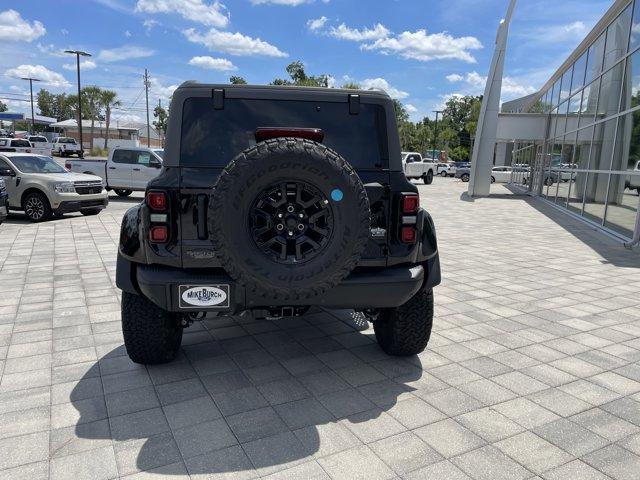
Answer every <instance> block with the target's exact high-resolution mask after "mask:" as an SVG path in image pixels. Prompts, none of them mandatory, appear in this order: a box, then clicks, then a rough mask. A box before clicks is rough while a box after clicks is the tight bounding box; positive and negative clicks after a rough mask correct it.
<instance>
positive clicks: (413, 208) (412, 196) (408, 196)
mask: <svg viewBox="0 0 640 480" xmlns="http://www.w3.org/2000/svg"><path fill="white" fill-rule="evenodd" d="M418 208H420V197H419V196H418V194H416V193H403V194H402V213H403V214H404V215H412V214H416V213H418Z"/></svg>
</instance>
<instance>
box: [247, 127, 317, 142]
mask: <svg viewBox="0 0 640 480" xmlns="http://www.w3.org/2000/svg"><path fill="white" fill-rule="evenodd" d="M255 137H256V142H262V141H264V140H269V139H271V138H280V137H295V138H306V139H307V140H313V141H314V142H318V143H321V142H322V140H324V132H323V131H322V130H321V129H319V128H279V127H260V128H257V129H256V133H255Z"/></svg>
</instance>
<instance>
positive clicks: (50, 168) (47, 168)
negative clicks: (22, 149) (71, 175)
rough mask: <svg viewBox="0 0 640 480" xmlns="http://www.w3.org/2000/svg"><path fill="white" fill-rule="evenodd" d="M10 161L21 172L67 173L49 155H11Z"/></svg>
mask: <svg viewBox="0 0 640 480" xmlns="http://www.w3.org/2000/svg"><path fill="white" fill-rule="evenodd" d="M11 161H12V162H13V164H14V165H15V167H16V168H17V169H18V170H20V171H21V172H22V173H67V171H66V170H65V169H64V168H62V167H61V166H60V165H58V164H57V163H56V162H54V161H53V159H52V158H50V157H40V156H35V155H34V156H20V157H11Z"/></svg>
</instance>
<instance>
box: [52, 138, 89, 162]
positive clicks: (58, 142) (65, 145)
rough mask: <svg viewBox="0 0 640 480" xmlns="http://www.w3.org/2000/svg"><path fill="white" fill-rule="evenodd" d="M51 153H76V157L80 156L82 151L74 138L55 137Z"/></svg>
mask: <svg viewBox="0 0 640 480" xmlns="http://www.w3.org/2000/svg"><path fill="white" fill-rule="evenodd" d="M52 154H54V155H58V156H60V157H70V156H71V155H77V156H78V158H82V157H83V156H84V151H83V150H82V147H81V146H80V145H78V142H76V139H75V138H71V137H57V138H56V139H55V140H54V141H53V146H52Z"/></svg>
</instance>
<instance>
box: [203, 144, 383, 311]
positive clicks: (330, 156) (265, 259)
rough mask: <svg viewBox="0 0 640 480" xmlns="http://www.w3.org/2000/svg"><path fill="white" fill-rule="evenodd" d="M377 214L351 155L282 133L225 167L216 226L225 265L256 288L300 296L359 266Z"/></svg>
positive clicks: (215, 201) (213, 209)
mask: <svg viewBox="0 0 640 480" xmlns="http://www.w3.org/2000/svg"><path fill="white" fill-rule="evenodd" d="M370 217H371V214H370V210H369V200H368V198H367V193H366V191H365V188H364V186H363V185H362V182H361V181H360V178H359V177H358V174H357V173H356V172H355V170H354V169H353V168H352V167H351V165H349V163H348V162H347V161H346V160H345V159H344V158H342V157H341V156H340V155H339V154H338V153H336V152H334V151H333V150H331V149H329V148H327V147H325V146H324V145H321V144H319V143H316V142H313V141H311V140H305V139H300V138H276V139H270V140H266V141H263V142H259V143H258V144H257V145H256V146H255V147H252V148H249V149H247V150H245V151H243V152H242V153H240V154H239V155H238V156H236V157H235V158H234V159H233V160H232V161H231V162H230V163H229V164H228V165H227V166H226V168H225V169H224V170H223V172H222V173H221V174H220V176H219V177H218V181H217V182H216V185H215V186H214V189H213V193H212V195H211V200H210V204H209V232H210V235H211V239H212V241H213V243H214V246H215V249H216V254H217V256H218V258H219V260H220V263H221V265H222V267H223V268H224V269H225V270H226V271H227V273H228V274H229V276H231V277H232V278H233V279H234V280H235V281H237V282H238V283H239V284H241V285H244V286H245V287H246V288H247V290H248V291H250V292H252V293H254V294H256V295H259V296H261V297H263V298H264V299H265V300H268V299H277V300H298V301H299V300H303V299H307V298H312V297H314V296H317V295H320V294H322V293H323V292H325V291H327V290H328V289H330V288H331V287H334V286H335V285H337V284H338V283H340V282H341V281H342V280H343V279H344V278H345V277H346V276H347V275H349V273H351V271H352V270H353V269H354V268H355V266H356V264H357V263H358V261H359V260H360V257H361V255H362V253H363V252H364V250H365V248H366V245H367V242H368V239H369V229H370V222H371V220H370ZM266 305H268V303H266Z"/></svg>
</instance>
